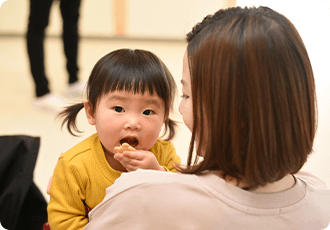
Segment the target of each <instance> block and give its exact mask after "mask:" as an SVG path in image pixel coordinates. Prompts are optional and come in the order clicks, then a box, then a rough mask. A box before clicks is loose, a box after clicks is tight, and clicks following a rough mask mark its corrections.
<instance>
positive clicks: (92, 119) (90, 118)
mask: <svg viewBox="0 0 330 230" xmlns="http://www.w3.org/2000/svg"><path fill="white" fill-rule="evenodd" d="M84 107H85V111H86V117H87V120H88V123H89V124H90V125H95V116H94V109H93V108H92V106H91V104H90V103H89V101H88V100H86V101H84Z"/></svg>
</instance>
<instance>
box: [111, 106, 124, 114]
mask: <svg viewBox="0 0 330 230" xmlns="http://www.w3.org/2000/svg"><path fill="white" fill-rule="evenodd" d="M113 109H114V110H115V111H116V112H117V113H123V112H125V110H124V109H123V108H122V107H119V106H115V107H113Z"/></svg>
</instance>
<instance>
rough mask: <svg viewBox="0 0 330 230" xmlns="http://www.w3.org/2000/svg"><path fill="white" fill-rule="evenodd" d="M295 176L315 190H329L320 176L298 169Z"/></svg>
mask: <svg viewBox="0 0 330 230" xmlns="http://www.w3.org/2000/svg"><path fill="white" fill-rule="evenodd" d="M295 177H296V178H299V179H300V180H302V181H303V182H305V183H306V184H307V186H310V187H312V188H314V189H317V190H328V191H329V192H330V190H329V188H328V187H327V185H326V184H325V183H324V181H322V180H321V179H320V178H318V177H317V176H315V175H313V174H312V173H310V172H307V171H299V172H298V173H297V174H295Z"/></svg>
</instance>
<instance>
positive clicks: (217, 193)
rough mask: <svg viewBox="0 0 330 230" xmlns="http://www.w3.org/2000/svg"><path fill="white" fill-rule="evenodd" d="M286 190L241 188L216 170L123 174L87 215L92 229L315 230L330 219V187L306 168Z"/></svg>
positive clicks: (325, 225)
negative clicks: (191, 173)
mask: <svg viewBox="0 0 330 230" xmlns="http://www.w3.org/2000/svg"><path fill="white" fill-rule="evenodd" d="M295 179H296V183H295V185H294V186H293V187H292V188H290V189H288V190H285V191H282V192H278V193H273V194H266V193H265V194H262V193H261V194H260V193H253V192H249V191H245V190H242V189H240V188H238V187H236V186H234V185H232V184H230V183H227V182H226V181H225V180H223V179H222V178H220V177H218V176H216V175H215V174H213V173H206V174H204V175H201V176H196V175H184V174H178V173H165V172H158V171H151V170H137V171H136V172H130V173H123V174H122V176H121V177H120V178H119V179H118V180H117V181H116V182H115V183H114V185H113V186H111V187H109V188H107V191H106V196H105V198H104V200H103V201H102V202H101V203H100V204H99V205H97V206H96V207H95V208H94V209H93V210H92V211H91V212H90V214H89V221H90V222H89V224H88V225H87V226H86V227H85V228H84V229H85V230H91V229H103V230H106V229H115V230H121V229H136V230H140V229H141V230H142V229H143V230H148V229H150V230H151V229H176V230H181V229H189V230H195V229H196V230H197V229H199V230H200V229H208V230H212V229H226V230H231V229H235V230H237V229H240V230H241V229H246V230H247V229H251V230H252V229H253V230H259V229H262V230H272V229H273V230H282V229H283V230H289V229H290V230H291V229H297V230H315V229H324V228H326V227H327V226H328V224H329V222H330V190H329V189H328V188H327V187H326V185H325V184H324V182H322V181H321V180H320V179H318V178H317V177H315V176H313V175H312V174H310V173H307V172H300V173H298V174H296V175H295Z"/></svg>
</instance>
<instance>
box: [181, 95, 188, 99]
mask: <svg viewBox="0 0 330 230" xmlns="http://www.w3.org/2000/svg"><path fill="white" fill-rule="evenodd" d="M181 98H182V99H188V98H189V96H187V95H184V94H182V95H181Z"/></svg>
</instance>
